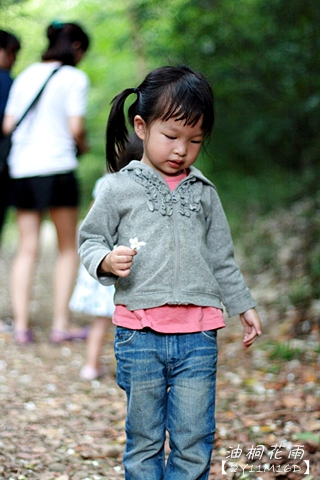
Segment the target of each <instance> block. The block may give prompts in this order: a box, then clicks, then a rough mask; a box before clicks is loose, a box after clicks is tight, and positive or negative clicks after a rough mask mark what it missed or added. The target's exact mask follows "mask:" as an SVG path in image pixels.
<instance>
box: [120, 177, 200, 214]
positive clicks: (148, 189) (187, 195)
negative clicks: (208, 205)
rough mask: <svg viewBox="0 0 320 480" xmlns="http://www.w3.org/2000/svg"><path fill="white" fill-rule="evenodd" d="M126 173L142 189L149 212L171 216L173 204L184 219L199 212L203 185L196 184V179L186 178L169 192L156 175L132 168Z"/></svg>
mask: <svg viewBox="0 0 320 480" xmlns="http://www.w3.org/2000/svg"><path fill="white" fill-rule="evenodd" d="M128 173H129V175H130V177H131V178H132V179H133V180H134V181H135V182H137V183H138V184H139V185H142V186H143V187H144V189H145V194H146V197H147V205H148V208H149V210H150V211H151V212H154V211H159V212H160V213H161V215H163V216H166V215H167V216H171V215H172V212H173V204H174V203H177V204H178V205H179V213H181V215H184V216H186V217H190V215H191V212H198V211H199V210H200V200H201V192H202V187H203V185H202V182H197V179H196V177H194V176H190V177H187V178H186V179H185V180H183V181H182V182H181V183H180V184H179V185H178V187H177V188H176V189H175V190H173V191H170V189H169V187H168V186H167V184H166V183H165V182H164V181H163V180H162V179H161V178H159V176H158V175H157V174H156V173H149V172H146V171H145V170H142V169H140V168H134V169H133V170H130V171H128Z"/></svg>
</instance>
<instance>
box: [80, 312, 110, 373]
mask: <svg viewBox="0 0 320 480" xmlns="http://www.w3.org/2000/svg"><path fill="white" fill-rule="evenodd" d="M110 324H111V319H110V318H109V317H97V318H96V319H95V320H94V322H93V324H92V326H91V328H90V331H89V335H88V339H87V351H86V357H87V358H86V364H85V366H84V367H83V368H82V369H81V372H80V377H81V378H82V379H83V380H94V379H96V378H99V377H101V376H102V375H104V373H105V372H104V371H103V370H102V368H101V366H100V355H101V351H102V347H103V345H104V337H105V334H106V331H107V329H108V327H109V326H110Z"/></svg>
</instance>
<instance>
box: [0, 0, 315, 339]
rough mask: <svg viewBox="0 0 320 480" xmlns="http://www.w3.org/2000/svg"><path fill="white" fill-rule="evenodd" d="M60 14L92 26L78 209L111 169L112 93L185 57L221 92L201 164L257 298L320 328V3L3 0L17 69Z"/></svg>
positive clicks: (0, 14) (280, 315)
mask: <svg viewBox="0 0 320 480" xmlns="http://www.w3.org/2000/svg"><path fill="white" fill-rule="evenodd" d="M52 20H60V21H75V22H78V23H80V24H81V25H82V26H83V27H84V29H85V30H86V31H87V32H88V34H89V35H90V37H91V46H90V49H89V51H88V53H87V55H86V56H85V58H84V60H83V61H82V63H81V64H80V65H79V67H80V68H81V69H83V70H84V71H85V72H86V73H87V74H88V76H89V78H90V82H91V90H90V95H89V108H88V115H87V129H88V136H89V143H90V148H91V149H90V152H89V153H88V154H86V155H85V156H84V157H83V158H82V159H81V162H80V167H79V176H80V181H81V186H82V193H83V196H82V215H84V213H85V211H86V210H87V208H88V205H89V203H90V201H91V192H92V188H93V185H94V183H95V181H96V179H97V178H98V177H100V176H101V174H102V173H103V172H104V170H105V145H104V137H105V125H106V121H107V117H108V112H109V108H110V101H111V100H112V98H113V97H114V96H115V95H116V94H117V93H118V92H119V91H120V90H122V89H124V88H127V87H134V86H136V85H138V84H139V83H140V82H141V81H142V79H143V78H144V77H145V75H146V73H147V72H148V71H149V70H150V69H152V68H155V67H158V66H161V65H164V64H181V63H185V64H188V65H190V66H191V67H193V68H195V69H197V70H199V71H201V72H202V73H204V74H205V75H206V76H207V78H208V79H209V81H210V83H211V84H212V86H213V90H214V95H215V104H216V125H215V129H214V134H213V136H212V139H211V141H210V144H209V145H208V148H207V151H206V152H204V153H203V155H202V156H201V158H199V160H198V163H197V166H199V168H200V169H202V170H203V171H204V173H205V174H206V175H207V176H208V177H209V178H210V179H211V180H212V181H213V182H214V184H215V185H216V186H217V188H218V191H219V194H220V196H221V198H222V201H223V204H224V207H225V210H226V213H227V216H228V219H229V221H230V225H231V230H232V233H233V236H234V237H236V242H237V243H238V244H239V245H240V246H239V256H240V259H242V263H243V264H244V268H245V271H246V274H247V275H249V277H250V276H251V277H250V278H251V283H253V290H255V293H256V296H257V297H258V301H262V304H263V306H264V308H265V309H266V310H268V315H270V309H271V308H272V311H273V318H274V320H284V319H288V321H289V323H290V325H291V326H292V325H293V326H294V329H295V334H297V333H299V334H301V333H302V334H303V333H309V332H310V331H312V330H313V329H314V328H315V327H316V328H318V327H317V325H318V322H319V320H318V319H319V317H320V303H319V300H318V299H319V298H320V243H319V236H320V210H319V205H320V195H319V156H320V137H319V131H320V128H319V127H320V69H319V60H320V29H319V24H320V3H319V2H318V1H317V0H291V1H290V2H287V1H285V0H168V1H167V2H163V1H158V0H121V1H117V0H55V1H54V2H52V0H0V28H3V29H6V30H10V31H12V32H14V33H15V34H16V35H17V36H18V37H19V38H20V39H21V41H22V49H21V51H20V53H19V56H18V59H17V62H16V65H15V67H14V71H13V74H14V76H16V75H17V74H18V73H19V72H20V71H21V70H23V69H24V68H25V67H27V66H28V65H29V64H31V63H33V62H35V61H38V60H39V59H40V56H41V53H42V51H43V50H44V48H45V46H46V37H45V29H46V27H47V25H48V24H49V23H50V22H51V21H52ZM249 283H250V281H249ZM250 286H251V287H252V285H250Z"/></svg>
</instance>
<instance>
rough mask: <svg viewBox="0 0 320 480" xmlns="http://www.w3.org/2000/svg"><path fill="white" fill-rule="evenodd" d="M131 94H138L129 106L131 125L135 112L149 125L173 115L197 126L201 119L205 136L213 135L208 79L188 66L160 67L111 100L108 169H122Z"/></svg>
mask: <svg viewBox="0 0 320 480" xmlns="http://www.w3.org/2000/svg"><path fill="white" fill-rule="evenodd" d="M132 93H134V94H136V95H137V99H136V100H135V102H134V103H133V104H132V105H131V106H130V107H129V109H128V119H129V122H130V124H131V125H132V126H133V121H134V117H135V116H136V115H140V116H141V117H142V118H143V120H144V121H145V123H146V125H147V127H149V126H150V125H151V124H152V122H154V121H156V120H162V121H166V120H169V119H170V118H174V119H176V120H183V121H184V122H185V124H186V125H192V126H194V125H196V123H197V122H198V121H199V120H200V118H202V130H203V133H204V137H205V138H208V137H209V136H210V134H211V131H212V128H213V124H214V105H213V93H212V89H211V87H210V85H209V83H208V81H207V80H206V78H205V77H204V76H203V75H202V74H201V73H198V72H195V71H193V70H192V69H191V68H190V67H187V66H185V65H183V66H178V67H173V66H166V67H161V68H157V69H155V70H152V71H151V72H150V73H149V74H148V75H147V76H146V78H145V79H144V81H143V82H142V83H141V84H140V85H139V86H138V87H137V88H128V89H126V90H123V91H122V92H121V93H119V95H117V96H116V97H115V98H114V99H113V100H112V102H111V103H112V108H111V112H110V115H109V119H108V124H107V133H106V143H107V144H106V153H107V164H108V168H109V170H111V171H113V172H116V171H118V170H119V168H118V158H120V157H121V155H122V154H123V152H124V151H125V149H126V144H127V142H128V129H127V126H126V118H125V109H124V104H125V101H126V99H127V97H128V96H129V95H131V94H132Z"/></svg>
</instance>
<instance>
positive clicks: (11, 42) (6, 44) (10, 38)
mask: <svg viewBox="0 0 320 480" xmlns="http://www.w3.org/2000/svg"><path fill="white" fill-rule="evenodd" d="M0 48H2V49H3V50H11V51H13V52H18V50H20V48H21V44H20V40H18V38H17V37H16V36H15V35H13V33H10V32H6V31H5V30H0Z"/></svg>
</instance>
